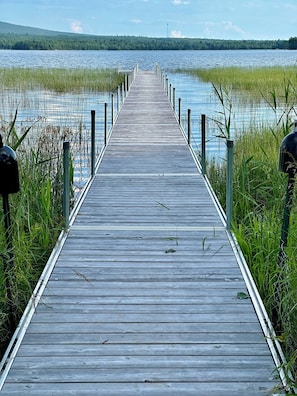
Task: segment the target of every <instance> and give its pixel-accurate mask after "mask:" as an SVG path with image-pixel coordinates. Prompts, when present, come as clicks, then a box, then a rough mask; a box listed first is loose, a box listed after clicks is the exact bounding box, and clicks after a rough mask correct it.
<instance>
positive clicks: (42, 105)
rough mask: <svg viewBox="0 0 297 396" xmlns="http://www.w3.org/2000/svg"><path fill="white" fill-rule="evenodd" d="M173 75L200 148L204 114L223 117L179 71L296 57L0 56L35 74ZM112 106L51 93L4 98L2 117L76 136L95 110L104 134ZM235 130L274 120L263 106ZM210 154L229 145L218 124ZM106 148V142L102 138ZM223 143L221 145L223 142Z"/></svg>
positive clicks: (204, 89)
mask: <svg viewBox="0 0 297 396" xmlns="http://www.w3.org/2000/svg"><path fill="white" fill-rule="evenodd" d="M156 63H157V64H158V65H159V67H160V68H161V69H162V70H163V71H164V72H165V73H166V74H167V75H168V78H169V82H170V83H171V84H172V87H174V88H175V90H176V99H178V98H181V100H182V118H183V120H184V122H185V124H186V114H187V109H188V108H190V109H191V111H192V133H193V139H192V141H194V142H196V143H197V148H198V149H199V147H200V117H201V114H202V113H204V114H206V115H207V118H208V119H209V120H211V119H217V118H218V116H219V112H221V111H222V109H221V108H220V105H219V104H218V102H217V99H216V97H215V95H214V94H213V90H212V87H211V85H210V84H206V83H202V82H201V81H199V80H198V79H196V78H193V77H191V76H188V75H184V74H181V73H174V70H176V69H177V68H180V69H182V68H185V69H191V68H211V67H216V66H241V67H255V66H287V65H296V63H297V52H296V51H286V50H283V51H281V50H251V51H249V50H248V51H243V50H239V51H11V50H0V67H30V68H39V67H44V68H52V67H53V68H115V69H120V70H130V69H132V68H133V67H134V66H135V65H136V64H138V65H139V68H140V69H143V70H153V69H154V66H155V64H156ZM108 101H110V97H109V95H108V94H92V95H88V94H84V95H82V94H80V95H69V94H66V95H61V94H59V95H57V94H54V93H50V92H31V93H28V95H23V94H18V95H14V99H13V100H11V99H10V98H9V95H8V93H6V95H2V103H0V116H1V119H2V120H6V121H7V120H9V118H11V114H13V113H14V111H15V108H16V107H18V120H19V122H20V123H22V124H24V123H25V124H26V123H27V124H28V123H31V122H32V121H34V120H35V119H36V118H37V117H42V121H41V122H40V123H38V124H39V126H40V127H44V126H46V125H48V124H51V125H59V126H62V127H70V128H73V129H74V133H75V130H76V129H77V130H78V129H79V128H80V129H81V128H83V129H84V131H85V133H86V134H88V133H89V129H90V110H91V109H95V110H96V114H97V113H98V116H97V117H98V121H97V122H98V128H99V129H100V130H102V129H103V127H102V123H103V114H104V110H103V109H104V102H108ZM235 113H236V119H234V120H232V125H233V126H234V128H239V129H240V128H243V125H244V124H246V123H248V124H249V123H250V122H251V120H252V121H253V122H259V123H261V122H262V121H263V119H265V121H267V120H269V119H271V118H272V117H274V115H273V114H272V113H271V114H269V112H268V111H267V108H266V107H265V106H264V107H263V106H257V107H255V108H249V109H247V108H236V111H235ZM208 133H209V137H208V140H209V142H208V145H207V147H208V150H209V155H210V156H213V155H214V156H216V157H218V156H224V150H225V147H224V144H222V145H221V146H223V147H221V146H220V143H218V139H215V138H213V137H212V136H216V135H217V134H218V131H217V129H216V126H215V123H213V122H211V121H209V125H208ZM100 139H101V142H102V136H101V137H100ZM221 140H222V139H221Z"/></svg>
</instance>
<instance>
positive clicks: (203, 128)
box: [201, 114, 206, 175]
mask: <svg viewBox="0 0 297 396" xmlns="http://www.w3.org/2000/svg"><path fill="white" fill-rule="evenodd" d="M205 132H206V117H205V114H202V115H201V165H202V175H205V174H206V148H205V147H206V146H205V142H206V136H205V135H206V133H205Z"/></svg>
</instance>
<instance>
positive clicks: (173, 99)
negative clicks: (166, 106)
mask: <svg viewBox="0 0 297 396" xmlns="http://www.w3.org/2000/svg"><path fill="white" fill-rule="evenodd" d="M172 107H173V110H174V111H175V88H173V98H172Z"/></svg>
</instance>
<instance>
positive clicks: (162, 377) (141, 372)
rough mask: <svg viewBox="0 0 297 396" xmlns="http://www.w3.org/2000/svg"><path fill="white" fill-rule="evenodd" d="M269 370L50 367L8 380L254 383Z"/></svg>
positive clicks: (15, 372) (17, 373) (20, 373)
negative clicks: (216, 380) (220, 380)
mask: <svg viewBox="0 0 297 396" xmlns="http://www.w3.org/2000/svg"><path fill="white" fill-rule="evenodd" d="M271 368H272V367H271V366H270V367H264V368H263V367H261V366H258V367H257V368H254V369H252V368H250V369H248V370H243V369H242V367H232V370H230V368H224V367H211V368H210V367H208V368H199V370H197V369H195V368H194V369H193V368H192V367H188V368H180V367H178V369H176V368H175V369H169V368H166V367H153V368H146V367H141V368H133V370H125V369H121V368H112V369H108V368H97V369H92V368H82V367H80V368H77V369H71V368H70V369H65V370H61V368H59V367H58V368H54V369H52V368H47V369H46V370H42V369H38V368H36V369H32V370H30V371H28V370H26V369H23V370H22V369H15V370H13V372H12V375H11V376H10V377H9V378H8V381H7V382H13V383H19V382H35V383H38V382H40V383H42V382H43V383H44V382H46V383H48V384H50V383H51V382H62V383H63V382H71V383H73V384H76V383H81V382H88V383H91V382H95V383H97V382H98V381H100V382H101V383H108V382H110V383H115V382H116V383H121V382H123V383H133V382H174V381H177V382H180V381H184V382H199V381H212V380H213V378H217V379H218V378H224V380H225V381H228V382H230V381H236V382H248V381H250V379H251V378H253V382H254V383H257V382H260V383H261V382H262V381H263V378H265V377H266V378H268V380H269V379H271V380H272V379H273V376H272V374H271Z"/></svg>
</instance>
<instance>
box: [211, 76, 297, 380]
mask: <svg viewBox="0 0 297 396" xmlns="http://www.w3.org/2000/svg"><path fill="white" fill-rule="evenodd" d="M265 70H266V73H263V71H265ZM272 70H274V69H272ZM289 70H290V76H288V74H287V75H286V77H285V78H284V74H283V71H280V69H278V70H277V72H276V70H274V71H275V73H272V74H270V68H269V69H266V68H265V69H261V70H249V71H248V70H243V71H242V74H240V72H239V70H237V69H235V70H233V68H232V69H230V70H228V78H227V77H226V76H227V73H224V69H223V70H222V76H223V77H222V81H223V82H224V84H227V85H228V87H230V86H232V87H234V85H233V83H234V80H235V81H236V80H238V78H239V76H240V75H241V79H242V80H245V79H246V78H247V79H248V80H249V81H251V80H252V79H254V78H255V75H259V76H262V77H261V78H262V79H263V81H262V82H261V84H259V87H258V89H260V85H261V89H262V92H260V93H259V94H258V95H256V96H255V97H254V99H255V100H259V98H262V100H263V98H265V95H267V96H266V99H265V100H266V101H267V104H268V105H269V106H270V107H271V108H272V109H273V110H274V111H275V112H278V114H280V116H279V117H278V118H277V120H276V124H275V125H274V126H271V125H266V126H265V125H261V126H259V125H251V126H250V127H248V128H247V129H246V130H243V131H241V133H240V134H238V135H237V136H236V137H235V150H234V166H233V172H234V179H233V188H234V197H233V198H234V208H233V223H232V226H233V231H234V233H235V235H236V237H237V240H238V242H239V244H240V246H241V249H242V251H243V254H244V256H245V258H246V260H247V263H248V265H249V267H250V270H251V273H252V275H253V278H254V280H255V282H256V284H257V287H258V289H259V292H260V295H261V297H262V299H263V302H264V304H265V307H266V309H267V312H268V314H269V316H270V318H271V319H272V321H273V324H274V325H275V326H276V330H277V334H278V338H279V340H280V341H281V343H282V346H283V350H284V352H285V355H286V358H287V364H286V366H285V367H284V368H285V370H291V372H292V374H293V377H294V379H293V382H294V385H295V386H296V384H297V303H296V301H297V246H296V240H295V239H296V238H295V235H296V233H297V197H296V192H295V195H294V199H293V205H292V211H291V222H290V230H289V238H288V246H287V248H286V251H285V253H286V258H285V262H284V265H281V266H280V263H279V260H278V257H279V251H280V236H281V225H282V218H283V211H284V205H285V194H286V187H287V175H286V174H283V173H280V172H279V170H278V160H279V148H280V144H281V141H282V139H283V137H284V136H285V135H286V134H287V133H289V132H291V131H292V117H293V116H295V106H296V105H297V95H296V92H295V85H294V81H295V79H296V76H295V73H296V71H295V69H293V68H292V69H291V68H290V69H289ZM260 71H261V73H260ZM218 72H219V71H217V70H216V71H215V73H216V74H215V76H216V78H217V73H218ZM211 73H212V71H210V74H211ZM248 74H250V76H248V77H246V76H247V75H248ZM218 76H219V74H218ZM216 78H214V81H212V83H213V84H221V82H218V80H217V79H216ZM273 79H274V83H272V82H271V81H272V80H273ZM266 82H267V87H268V88H267V90H266V91H264V86H265V83H266ZM236 84H237V86H242V87H244V88H243V90H242V92H241V95H243V96H245V95H246V87H248V86H251V87H252V88H249V89H251V91H249V95H251V96H253V95H254V90H255V89H256V87H257V84H256V83H253V84H252V83H251V82H246V81H242V84H239V83H238V82H237V83H236ZM270 84H271V86H269V85H270ZM240 89H241V88H239V92H240ZM219 92H224V91H223V90H220V91H219ZM228 92H230V91H229V90H228ZM215 94H216V95H218V92H217V90H215ZM277 95H280V96H277ZM229 99H230V98H229ZM234 100H237V95H236V96H235V98H234ZM220 103H221V104H222V105H223V104H224V103H222V102H221V101H220ZM220 126H222V125H221V124H220V125H218V128H220ZM227 126H229V124H228V125H227ZM229 127H230V126H229ZM225 128H226V127H225ZM208 177H209V179H210V181H211V184H212V186H213V188H214V190H215V192H216V194H217V196H218V198H219V199H220V201H221V204H222V205H223V207H224V205H225V197H226V192H225V185H226V169H225V166H224V164H222V163H220V164H218V163H217V162H215V160H213V161H211V162H210V163H209V164H208ZM278 284H279V285H280V290H279V291H278V292H277V293H276V285H278ZM275 315H277V318H276V317H275Z"/></svg>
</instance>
